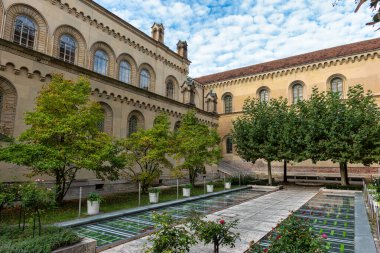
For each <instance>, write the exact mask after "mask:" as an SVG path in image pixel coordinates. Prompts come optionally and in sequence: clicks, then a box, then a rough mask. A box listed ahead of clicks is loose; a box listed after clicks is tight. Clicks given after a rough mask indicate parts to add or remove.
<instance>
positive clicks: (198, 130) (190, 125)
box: [170, 110, 221, 184]
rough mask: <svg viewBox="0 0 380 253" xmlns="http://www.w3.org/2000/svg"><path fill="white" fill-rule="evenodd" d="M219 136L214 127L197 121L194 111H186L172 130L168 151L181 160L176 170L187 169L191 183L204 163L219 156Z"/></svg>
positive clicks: (210, 162) (214, 162) (216, 160)
mask: <svg viewBox="0 0 380 253" xmlns="http://www.w3.org/2000/svg"><path fill="white" fill-rule="evenodd" d="M219 143H220V138H219V135H218V133H217V132H216V129H214V128H211V127H209V126H207V125H206V124H203V123H201V122H199V120H198V119H197V117H196V114H195V111H193V110H190V111H188V112H187V113H186V114H185V115H184V116H183V117H182V119H181V124H180V127H179V128H178V129H177V131H175V132H174V143H173V145H172V147H171V150H170V153H171V154H172V155H174V158H175V159H177V160H179V161H181V163H180V164H179V165H178V166H176V169H177V170H187V171H188V172H189V180H190V183H191V184H194V183H195V179H196V177H197V175H198V174H199V173H201V172H202V171H204V169H205V167H204V166H205V165H207V164H216V163H217V162H218V160H219V159H220V158H221V148H220V146H219Z"/></svg>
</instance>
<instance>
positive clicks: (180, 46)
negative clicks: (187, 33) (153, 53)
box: [177, 40, 187, 59]
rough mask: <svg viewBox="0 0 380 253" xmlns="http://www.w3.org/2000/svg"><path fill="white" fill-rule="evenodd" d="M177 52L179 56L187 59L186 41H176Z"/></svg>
mask: <svg viewBox="0 0 380 253" xmlns="http://www.w3.org/2000/svg"><path fill="white" fill-rule="evenodd" d="M177 52H178V54H179V55H180V56H182V57H183V58H185V59H187V42H186V41H182V40H180V41H178V43H177Z"/></svg>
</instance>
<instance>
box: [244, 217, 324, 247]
mask: <svg viewBox="0 0 380 253" xmlns="http://www.w3.org/2000/svg"><path fill="white" fill-rule="evenodd" d="M309 228H310V224H309V221H306V220H301V218H298V217H295V216H293V215H291V216H290V217H288V218H287V219H286V220H284V221H283V222H281V224H280V225H279V226H278V227H277V228H276V229H275V231H272V232H271V233H270V234H269V235H268V240H269V241H270V243H269V244H270V246H269V247H263V246H261V245H259V244H254V245H253V246H252V247H251V252H268V253H283V252H303V253H327V252H328V249H327V246H326V241H325V239H324V238H323V237H322V236H325V237H326V236H327V235H318V234H315V233H314V232H313V231H310V230H309Z"/></svg>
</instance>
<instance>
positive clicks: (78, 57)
mask: <svg viewBox="0 0 380 253" xmlns="http://www.w3.org/2000/svg"><path fill="white" fill-rule="evenodd" d="M65 34H67V35H70V36H72V37H73V38H74V39H75V41H76V43H77V49H76V52H75V62H74V63H75V64H77V65H78V66H81V67H86V65H85V63H86V52H87V45H86V40H85V39H84V37H83V35H82V34H81V33H80V32H79V31H78V30H77V29H75V28H74V27H71V26H69V25H61V26H59V27H58V28H57V29H56V30H55V31H54V34H53V56H54V57H57V58H59V47H60V38H61V36H62V35H65Z"/></svg>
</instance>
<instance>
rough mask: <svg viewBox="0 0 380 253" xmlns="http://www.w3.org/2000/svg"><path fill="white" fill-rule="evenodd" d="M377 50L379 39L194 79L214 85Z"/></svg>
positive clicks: (379, 46)
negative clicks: (238, 78)
mask: <svg viewBox="0 0 380 253" xmlns="http://www.w3.org/2000/svg"><path fill="white" fill-rule="evenodd" d="M377 49H380V38H377V39H371V40H365V41H360V42H356V43H352V44H347V45H342V46H338V47H332V48H328V49H323V50H318V51H314V52H311V53H306V54H300V55H296V56H291V57H288V58H284V59H280V60H274V61H270V62H265V63H260V64H256V65H251V66H248V67H243V68H238V69H233V70H228V71H224V72H220V73H215V74H211V75H206V76H202V77H198V78H194V79H195V80H196V81H198V82H200V83H202V84H208V83H215V82H219V81H224V80H228V79H233V78H236V77H242V76H249V75H254V74H259V73H264V72H269V71H274V70H278V69H284V68H289V67H294V66H298V65H303V64H307V63H312V62H318V61H323V60H328V59H333V58H337V57H343V56H347V55H353V54H358V53H363V52H368V51H373V50H377Z"/></svg>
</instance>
